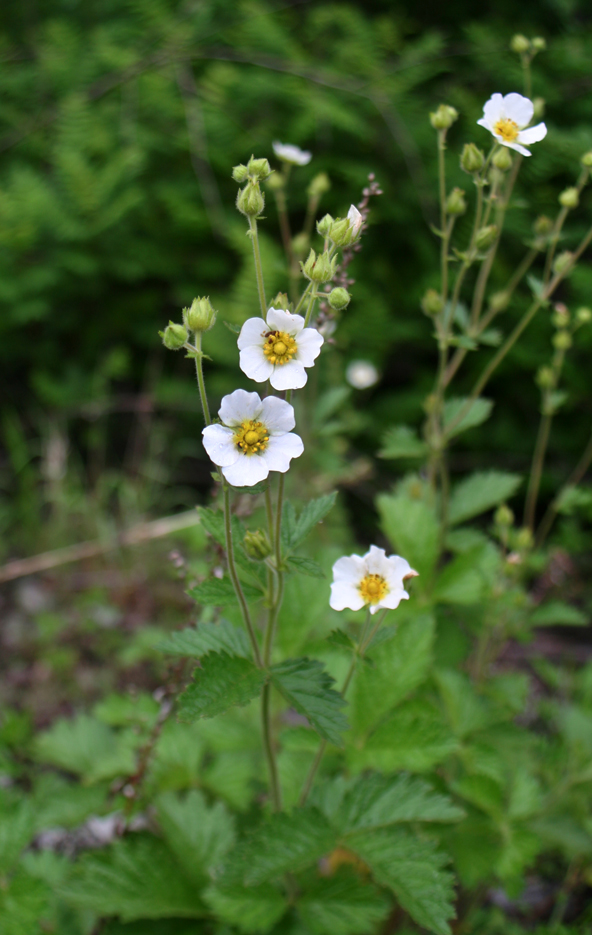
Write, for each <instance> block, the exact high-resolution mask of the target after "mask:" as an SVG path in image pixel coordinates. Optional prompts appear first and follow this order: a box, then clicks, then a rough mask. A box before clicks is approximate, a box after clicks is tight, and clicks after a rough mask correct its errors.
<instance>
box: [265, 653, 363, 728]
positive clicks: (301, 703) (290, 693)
mask: <svg viewBox="0 0 592 935" xmlns="http://www.w3.org/2000/svg"><path fill="white" fill-rule="evenodd" d="M271 679H272V682H273V684H274V685H275V687H276V688H277V689H278V691H279V692H281V694H282V695H283V696H284V698H285V699H286V701H287V702H288V704H290V705H292V706H293V707H294V708H296V710H297V711H298V712H299V713H300V714H303V715H304V716H305V717H306V718H308V720H309V722H310V724H311V726H312V727H314V729H315V730H316V732H317V733H318V734H320V735H321V737H324V738H325V740H328V741H329V743H333V744H335V745H336V746H343V741H342V739H341V734H342V733H343V731H344V730H347V728H348V723H347V718H346V717H345V715H344V714H343V712H342V710H341V709H342V708H343V707H344V706H345V704H346V702H345V701H344V699H343V698H342V697H341V695H340V694H339V693H338V692H336V691H335V689H334V688H332V685H333V684H334V679H332V678H331V676H330V675H329V673H328V672H326V671H325V669H324V667H323V665H322V663H320V662H317V661H316V660H314V659H307V658H306V657H304V658H302V659H287V660H286V661H285V662H281V663H280V664H279V665H276V666H273V667H272V669H271Z"/></svg>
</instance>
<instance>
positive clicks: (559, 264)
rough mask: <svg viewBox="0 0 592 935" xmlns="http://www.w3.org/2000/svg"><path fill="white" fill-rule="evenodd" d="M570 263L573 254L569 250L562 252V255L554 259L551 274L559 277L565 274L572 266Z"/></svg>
mask: <svg viewBox="0 0 592 935" xmlns="http://www.w3.org/2000/svg"><path fill="white" fill-rule="evenodd" d="M572 262H573V253H572V252H571V250H564V251H563V253H560V254H559V255H558V256H557V257H555V262H554V263H553V272H554V273H559V274H560V275H561V274H562V273H567V272H568V271H569V269H570V267H571V265H572Z"/></svg>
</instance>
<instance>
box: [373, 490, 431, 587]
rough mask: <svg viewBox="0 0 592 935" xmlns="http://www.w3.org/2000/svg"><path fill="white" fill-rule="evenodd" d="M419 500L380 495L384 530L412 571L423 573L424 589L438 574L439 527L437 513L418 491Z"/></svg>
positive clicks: (378, 499) (378, 503)
mask: <svg viewBox="0 0 592 935" xmlns="http://www.w3.org/2000/svg"><path fill="white" fill-rule="evenodd" d="M417 493H418V497H417V499H412V498H411V497H410V496H408V495H406V494H404V493H400V494H396V495H395V496H392V495H390V494H380V496H379V497H378V498H377V501H376V504H377V506H378V512H379V514H380V519H381V524H382V528H383V530H384V533H385V535H386V536H387V537H388V540H389V542H390V543H391V545H392V547H393V548H394V549H395V551H396V552H397V553H398V554H399V555H404V556H405V558H406V559H407V561H408V562H409V564H410V565H411V567H412V568H414V569H415V570H416V571H418V572H419V574H420V576H421V577H420V582H421V585H420V586H421V587H423V586H425V584H426V582H427V580H429V578H430V576H431V575H432V573H433V571H434V567H435V564H436V561H437V558H438V553H439V546H438V538H439V528H438V522H437V519H436V513H435V510H434V508H433V507H432V505H431V504H429V503H428V502H426V501H425V500H424V499H420V498H421V497H422V496H423V491H422V490H421V489H418V491H417Z"/></svg>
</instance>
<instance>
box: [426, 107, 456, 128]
mask: <svg viewBox="0 0 592 935" xmlns="http://www.w3.org/2000/svg"><path fill="white" fill-rule="evenodd" d="M457 119H458V111H457V110H456V109H455V108H454V107H450V106H449V105H448V104H440V106H439V107H438V109H437V110H436V111H435V112H434V113H433V114H430V123H431V125H432V126H433V128H434V130H448V129H449V128H450V127H451V126H452V124H453V123H454V121H455V120H457Z"/></svg>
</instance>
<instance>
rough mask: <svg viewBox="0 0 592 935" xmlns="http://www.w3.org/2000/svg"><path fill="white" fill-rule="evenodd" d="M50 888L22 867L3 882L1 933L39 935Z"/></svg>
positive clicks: (0, 908)
mask: <svg viewBox="0 0 592 935" xmlns="http://www.w3.org/2000/svg"><path fill="white" fill-rule="evenodd" d="M50 897H51V891H50V889H49V887H48V886H47V885H46V884H45V883H44V882H43V881H42V880H38V879H35V877H33V876H31V875H30V874H29V873H27V872H26V871H25V870H23V869H20V868H19V870H17V872H16V873H15V874H14V876H13V877H11V878H10V879H9V880H6V881H3V885H2V886H0V935H37V933H38V932H39V933H40V932H41V929H40V928H39V921H40V919H41V918H43V917H44V916H45V915H46V912H47V910H48V907H49V901H50Z"/></svg>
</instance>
